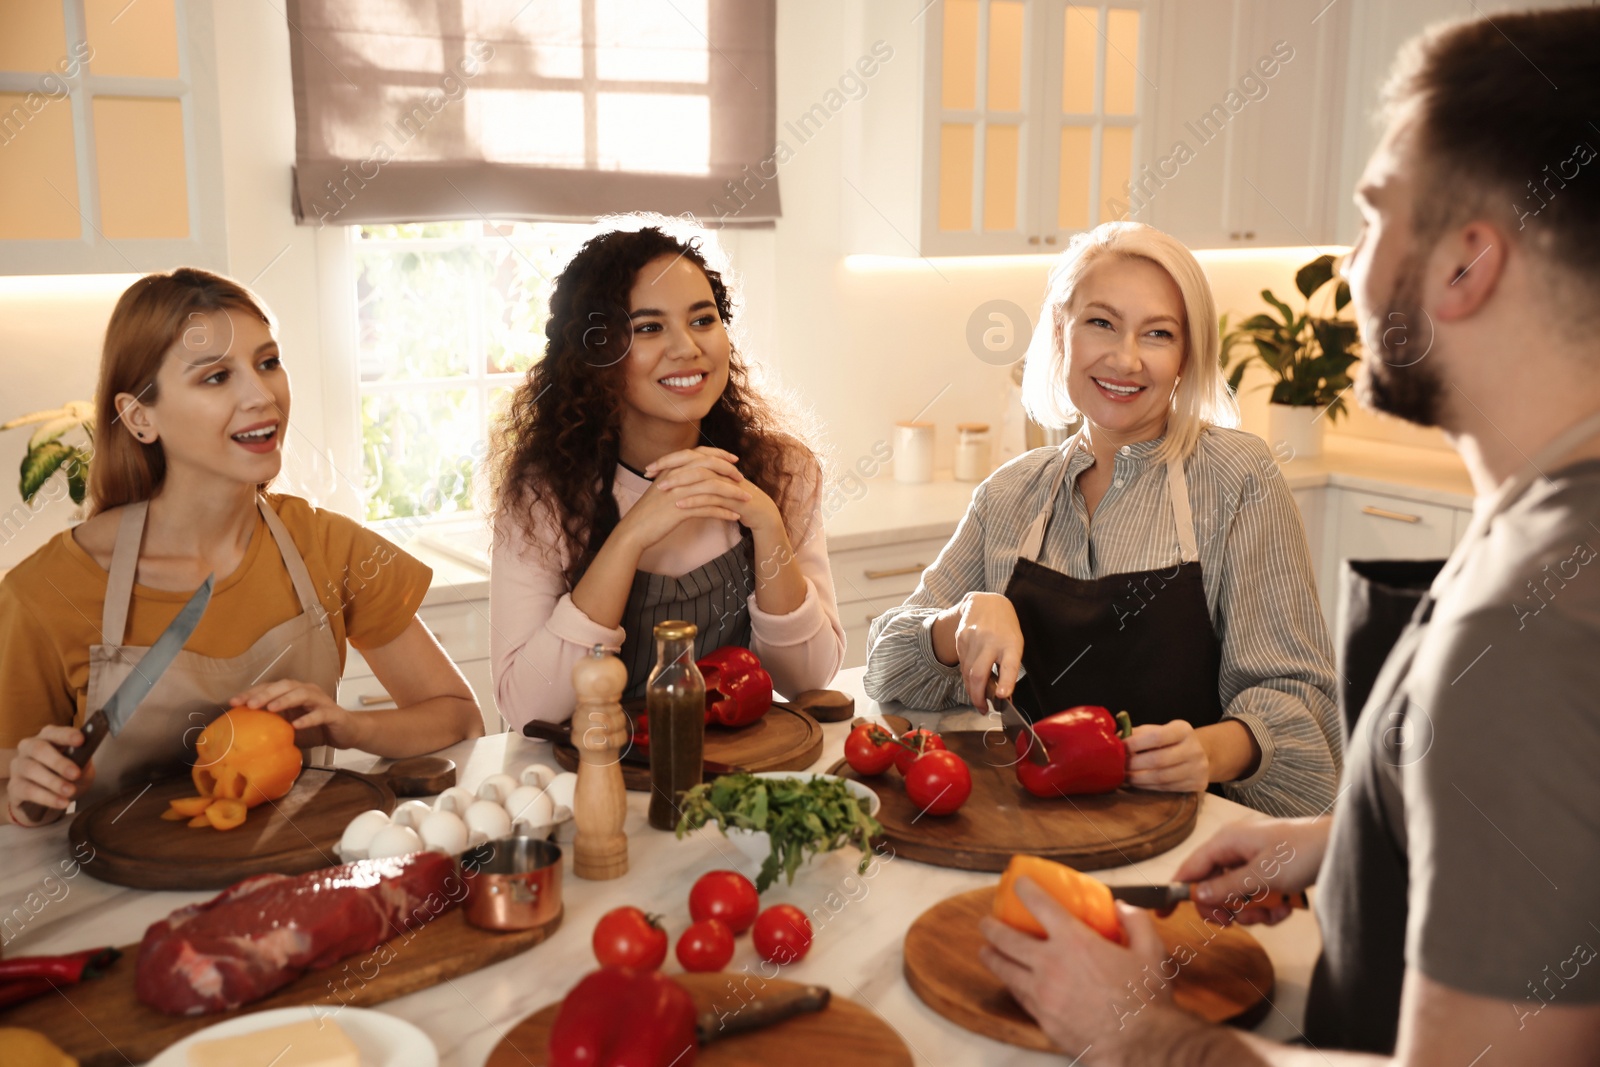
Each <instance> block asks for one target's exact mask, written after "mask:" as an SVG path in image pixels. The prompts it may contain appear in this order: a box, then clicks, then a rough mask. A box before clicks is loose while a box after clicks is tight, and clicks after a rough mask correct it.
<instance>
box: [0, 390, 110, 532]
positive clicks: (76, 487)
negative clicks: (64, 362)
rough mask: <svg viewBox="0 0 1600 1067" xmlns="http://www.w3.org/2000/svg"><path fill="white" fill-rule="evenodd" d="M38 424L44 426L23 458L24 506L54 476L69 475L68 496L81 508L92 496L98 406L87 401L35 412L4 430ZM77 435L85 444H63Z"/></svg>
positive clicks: (20, 487)
mask: <svg viewBox="0 0 1600 1067" xmlns="http://www.w3.org/2000/svg"><path fill="white" fill-rule="evenodd" d="M35 424H42V425H39V428H38V429H37V430H35V431H34V432H33V436H32V437H31V438H29V439H28V452H27V454H26V455H24V456H23V457H22V479H21V481H20V482H19V483H18V487H17V488H18V491H19V492H21V494H22V501H23V503H29V502H31V501H32V500H33V498H34V496H35V494H37V493H38V492H39V490H40V489H42V488H44V485H45V483H46V482H48V481H49V480H50V478H51V476H53V475H54V474H55V473H56V472H57V471H60V472H62V473H63V474H65V475H66V478H67V493H68V494H69V495H70V496H71V497H72V502H73V503H74V504H77V505H79V506H80V507H81V506H82V504H83V501H84V498H85V497H86V496H87V495H88V489H89V459H90V457H91V456H92V455H93V454H94V450H93V448H92V447H91V446H90V445H89V443H88V442H89V441H90V440H92V439H93V437H94V405H93V404H91V403H89V402H88V401H86V400H69V401H67V403H66V405H65V406H64V407H59V408H54V409H52V410H50V411H35V412H34V413H33V414H31V415H24V416H22V417H21V418H19V419H12V420H11V421H10V422H6V423H0V430H12V429H15V428H17V427H18V426H32V425H35ZM74 431H78V432H81V434H82V435H83V443H81V444H79V443H68V442H66V441H64V440H62V438H64V437H66V436H67V435H68V434H70V433H73V432H74Z"/></svg>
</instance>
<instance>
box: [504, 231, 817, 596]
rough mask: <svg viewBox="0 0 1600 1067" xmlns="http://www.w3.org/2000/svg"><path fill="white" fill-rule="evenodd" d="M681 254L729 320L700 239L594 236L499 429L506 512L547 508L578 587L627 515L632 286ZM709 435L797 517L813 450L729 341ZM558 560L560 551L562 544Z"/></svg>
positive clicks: (532, 524) (656, 234) (521, 515)
mask: <svg viewBox="0 0 1600 1067" xmlns="http://www.w3.org/2000/svg"><path fill="white" fill-rule="evenodd" d="M664 255H665V256H682V257H683V258H684V259H687V260H689V261H690V262H692V263H694V264H695V265H696V266H697V267H699V268H700V270H701V272H702V273H704V274H705V276H706V281H707V282H709V283H710V284H711V294H712V297H713V298H714V299H715V300H716V304H717V314H718V316H719V317H720V318H721V319H722V322H723V325H724V326H726V325H727V324H728V323H729V322H730V321H732V318H733V298H732V296H731V295H730V293H729V291H728V287H727V285H726V284H725V283H724V282H723V279H722V275H721V274H720V273H719V272H718V271H716V270H714V269H713V268H712V267H711V266H710V265H709V264H708V263H707V262H706V257H705V255H704V254H703V253H702V251H701V249H700V241H699V239H697V238H691V239H689V240H687V241H685V240H680V239H678V238H677V237H675V236H673V235H672V234H670V233H668V232H666V231H665V230H663V229H661V228H660V227H658V226H646V227H643V228H640V229H620V230H611V231H609V232H606V233H603V234H600V235H599V236H597V237H593V238H591V239H590V240H589V241H587V242H586V243H585V244H584V246H583V247H582V248H581V249H580V250H579V251H578V254H577V255H575V256H574V257H573V258H572V261H571V262H570V263H568V264H567V267H566V269H565V270H563V271H562V272H561V276H560V277H558V278H557V279H556V281H555V287H554V289H553V291H552V292H551V294H550V317H549V319H548V321H546V323H545V328H544V333H545V351H544V358H543V359H541V360H540V361H539V362H538V363H537V364H535V365H534V367H533V369H532V370H530V371H529V372H528V376H527V378H526V379H525V380H524V381H523V383H522V384H521V385H520V386H518V387H517V391H516V394H515V395H514V396H513V397H512V399H511V403H510V406H509V408H508V410H507V413H506V416H505V418H504V420H503V421H502V422H501V423H500V425H499V426H498V428H497V431H496V434H495V444H494V454H493V456H492V459H491V469H492V485H493V488H494V493H495V498H496V500H495V507H496V512H497V514H498V515H500V516H503V517H506V518H510V519H512V520H514V521H515V522H517V523H518V524H519V525H521V526H522V528H523V529H524V530H528V531H532V530H536V529H538V528H539V524H538V521H537V519H538V512H539V511H540V510H541V509H548V510H549V512H550V513H552V514H553V515H554V517H555V518H556V520H557V521H558V523H559V525H560V529H561V535H562V544H561V545H554V546H549V548H550V549H551V551H552V553H553V554H556V553H559V550H560V549H561V548H565V549H566V552H565V557H566V564H565V568H564V573H565V576H566V579H567V582H568V585H569V587H571V586H575V585H577V583H578V579H579V578H581V577H582V576H583V573H584V572H585V571H586V570H588V568H589V565H590V564H591V563H592V562H594V557H595V555H596V554H597V553H598V552H599V551H600V546H601V545H603V544H605V540H606V538H607V537H609V536H610V535H611V532H612V531H613V530H614V529H616V526H617V523H618V521H619V520H620V518H621V516H620V514H619V512H618V510H617V501H616V497H615V496H614V495H613V494H612V492H611V486H612V482H613V480H614V479H615V477H616V472H617V463H618V460H619V450H620V447H621V434H622V403H623V399H622V398H623V391H624V369H623V363H624V361H625V358H626V356H627V353H628V346H629V344H630V343H631V340H632V337H633V333H632V325H631V321H630V319H629V318H628V310H629V309H628V294H629V292H630V291H631V290H632V289H633V285H634V280H635V278H636V277H637V276H638V274H639V272H640V270H642V269H643V268H644V266H645V265H646V264H647V263H649V262H650V261H652V260H654V259H656V258H657V257H658V256H664ZM700 433H701V442H702V443H708V444H711V445H714V446H715V447H717V448H722V449H726V450H727V451H729V452H732V453H733V454H734V455H736V456H738V457H739V470H740V472H741V473H742V474H743V475H744V476H745V477H746V478H748V479H749V480H750V481H752V482H754V483H755V484H756V485H758V486H760V487H761V489H762V490H763V491H764V492H765V493H767V495H768V496H770V497H772V499H773V501H774V502H776V503H777V504H778V507H779V510H780V511H782V512H783V514H784V515H786V516H787V515H790V514H791V510H790V505H791V504H792V503H793V501H792V499H791V487H792V486H793V484H794V481H795V478H796V476H797V475H798V474H799V473H800V471H801V469H802V465H803V464H805V463H815V457H814V455H813V454H812V452H811V450H810V449H809V448H807V447H806V446H805V445H804V444H803V443H802V442H801V441H800V440H799V439H798V438H797V437H796V436H794V435H793V434H792V433H791V432H788V431H787V429H786V428H785V427H784V426H783V425H782V420H781V419H780V417H779V415H778V413H777V412H776V411H775V410H774V408H773V407H772V406H771V405H769V404H768V403H766V402H765V401H763V400H762V399H761V398H760V397H758V396H756V395H755V394H754V393H753V392H752V391H751V389H750V385H749V377H748V371H747V369H746V367H745V366H744V363H743V361H742V360H741V359H740V357H739V354H738V352H737V351H735V350H732V349H731V347H730V351H729V358H728V384H727V387H726V388H725V389H723V391H722V396H721V397H719V398H718V399H717V402H716V404H715V406H713V407H712V409H711V410H710V412H708V413H707V414H706V416H705V418H704V419H702V420H701V422H700ZM554 558H560V556H559V554H556V555H554Z"/></svg>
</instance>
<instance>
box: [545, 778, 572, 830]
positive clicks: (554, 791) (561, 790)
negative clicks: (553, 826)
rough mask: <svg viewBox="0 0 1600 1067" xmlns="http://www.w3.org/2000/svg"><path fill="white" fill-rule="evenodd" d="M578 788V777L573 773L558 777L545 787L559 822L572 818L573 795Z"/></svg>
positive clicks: (546, 794)
mask: <svg viewBox="0 0 1600 1067" xmlns="http://www.w3.org/2000/svg"><path fill="white" fill-rule="evenodd" d="M577 788H578V776H577V775H576V774H573V773H572V772H571V771H564V772H562V773H561V774H558V775H556V776H555V777H554V778H552V779H550V784H549V785H548V786H546V787H545V791H544V792H545V796H547V797H549V798H550V802H551V803H552V804H554V805H555V808H556V821H557V822H560V821H562V820H563V819H570V818H572V794H573V793H574V792H575V791H576V790H577Z"/></svg>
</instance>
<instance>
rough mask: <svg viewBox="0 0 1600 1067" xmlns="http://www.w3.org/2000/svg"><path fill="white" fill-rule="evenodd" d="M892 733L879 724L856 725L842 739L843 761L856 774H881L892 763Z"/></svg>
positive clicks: (894, 748) (893, 749) (893, 746)
mask: <svg viewBox="0 0 1600 1067" xmlns="http://www.w3.org/2000/svg"><path fill="white" fill-rule="evenodd" d="M895 752H896V746H895V743H894V739H893V735H891V734H890V733H889V731H887V730H885V729H884V728H883V727H881V726H874V725H871V724H868V725H864V726H857V727H856V728H855V729H854V730H851V731H850V736H849V737H847V738H845V740H844V758H845V762H846V763H849V764H850V769H851V770H853V771H855V772H856V773H857V774H882V773H883V772H884V771H886V770H888V769H889V767H890V765H891V764H893V763H894V756H895Z"/></svg>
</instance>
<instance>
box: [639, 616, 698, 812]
mask: <svg viewBox="0 0 1600 1067" xmlns="http://www.w3.org/2000/svg"><path fill="white" fill-rule="evenodd" d="M655 632H656V665H655V668H654V669H653V670H652V671H651V672H650V678H649V680H648V681H647V682H646V683H645V690H644V705H645V711H646V712H648V713H649V716H650V825H651V826H653V827H655V828H656V829H657V830H672V829H675V828H676V827H677V825H678V817H679V809H680V808H681V806H682V804H683V794H684V793H686V792H687V791H688V790H689V789H690V788H692V787H693V786H695V785H698V784H699V783H700V780H701V776H702V764H703V760H704V748H705V735H706V725H705V724H706V680H705V679H704V678H703V677H701V675H700V668H699V667H696V666H695V663H694V638H695V633H696V629H695V625H694V623H692V622H680V621H668V622H662V623H657V624H656V631H655Z"/></svg>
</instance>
